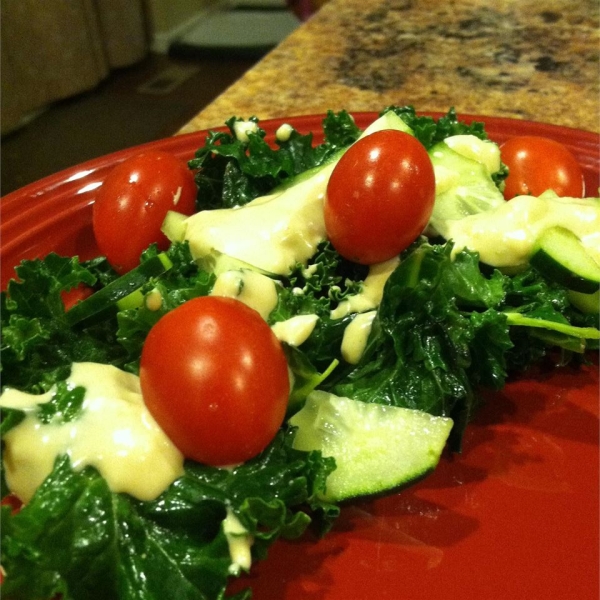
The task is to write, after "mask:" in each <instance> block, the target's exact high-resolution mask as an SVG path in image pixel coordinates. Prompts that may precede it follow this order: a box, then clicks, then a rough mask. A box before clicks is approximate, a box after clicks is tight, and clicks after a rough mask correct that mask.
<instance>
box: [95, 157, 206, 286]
mask: <svg viewBox="0 0 600 600" xmlns="http://www.w3.org/2000/svg"><path fill="white" fill-rule="evenodd" d="M195 201H196V184H195V182H194V175H193V173H192V172H191V171H190V170H189V169H188V168H187V165H185V163H183V162H182V161H180V160H179V159H178V158H176V157H175V156H173V155H172V154H168V153H167V152H159V151H148V152H144V153H142V154H138V155H136V156H133V157H131V158H129V159H126V160H125V161H123V162H122V163H120V164H118V165H117V166H116V167H115V168H114V169H113V170H112V171H111V172H110V173H109V174H108V176H107V177H106V179H105V181H104V183H103V184H102V186H101V187H100V189H99V191H98V195H97V197H96V201H95V202H94V209H93V226H94V235H95V237H96V242H97V243H98V247H99V248H100V251H101V252H102V253H103V254H104V255H105V256H106V258H107V259H108V261H109V262H110V264H111V265H112V266H113V268H114V269H115V270H116V271H117V272H119V273H121V274H122V273H125V272H127V271H130V270H131V269H133V268H134V267H135V266H137V265H138V264H139V259H140V254H141V253H142V251H143V250H145V249H146V248H147V247H148V246H149V245H150V244H153V243H157V244H158V245H159V248H160V249H161V250H164V249H165V248H167V247H168V243H169V242H168V240H167V238H166V237H165V235H164V234H163V233H162V232H161V230H160V228H161V225H162V223H163V220H164V218H165V215H166V214H167V211H169V210H176V211H178V212H181V213H184V214H186V215H191V214H192V213H193V212H194V207H195Z"/></svg>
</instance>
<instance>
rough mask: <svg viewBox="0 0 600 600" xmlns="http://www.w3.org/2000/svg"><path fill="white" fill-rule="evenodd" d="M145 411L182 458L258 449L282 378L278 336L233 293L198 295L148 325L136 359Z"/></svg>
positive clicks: (205, 459) (274, 414) (273, 428)
mask: <svg viewBox="0 0 600 600" xmlns="http://www.w3.org/2000/svg"><path fill="white" fill-rule="evenodd" d="M140 383H141V386H142V395H143V397H144V401H145V403H146V406H147V407H148V410H149V411H150V413H151V414H152V415H153V416H154V418H155V420H156V422H157V423H158V424H159V426H160V427H161V428H162V429H163V431H164V432H165V433H166V434H167V436H169V438H170V439H171V440H172V442H173V443H174V444H175V445H176V446H177V447H178V448H179V449H180V450H181V452H182V453H183V454H184V455H185V456H186V457H188V458H191V459H194V460H197V461H199V462H202V463H206V464H210V465H214V466H222V465H230V464H236V463H240V462H244V461H246V460H248V459H250V458H252V457H253V456H256V455H257V454H259V453H260V452H261V451H262V450H264V449H265V448H266V446H267V445H268V444H269V442H271V440H272V439H273V438H274V437H275V434H276V433H277V430H278V429H279V427H280V426H281V423H282V422H283V419H284V416H285V412H286V409H287V401H288V395H289V391H290V382H289V375H288V367H287V362H286V359H285V355H284V352H283V349H282V347H281V344H280V343H279V341H278V340H277V338H276V337H275V335H274V334H273V332H272V331H271V329H270V327H269V326H268V325H267V323H266V322H265V321H264V320H263V319H262V317H261V316H260V315H259V313H258V312H256V311H255V310H254V309H252V308H249V307H248V306H246V305H245V304H242V303H241V302H240V301H239V300H234V299H232V298H225V297H217V296H202V297H199V298H194V299H192V300H189V301H188V302H186V303H184V304H182V305H181V306H179V307H178V308H176V309H174V310H172V311H171V312H169V313H167V314H166V315H165V316H163V317H162V318H161V319H160V320H159V321H158V322H157V323H156V325H154V327H153V328H152V329H151V330H150V333H149V334H148V337H147V338H146V341H145V344H144V348H143V350H142V358H141V363H140Z"/></svg>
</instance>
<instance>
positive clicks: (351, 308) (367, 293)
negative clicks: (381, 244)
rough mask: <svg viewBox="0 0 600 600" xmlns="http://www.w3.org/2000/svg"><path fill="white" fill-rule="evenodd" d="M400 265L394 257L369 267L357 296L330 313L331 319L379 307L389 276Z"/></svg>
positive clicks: (347, 299)
mask: <svg viewBox="0 0 600 600" xmlns="http://www.w3.org/2000/svg"><path fill="white" fill-rule="evenodd" d="M399 264H400V258H399V257H397V256H395V257H394V258H391V259H390V260H386V261H385V262H381V263H377V264H375V265H371V267H369V274H368V275H367V277H366V278H365V280H364V282H363V286H362V289H361V291H360V292H359V293H358V294H354V295H352V296H348V297H347V298H346V299H345V300H342V301H341V302H340V303H339V304H338V306H337V307H336V308H335V309H334V310H332V311H331V318H332V319H341V318H343V317H345V316H346V315H349V314H352V313H355V312H366V311H368V310H372V309H374V308H377V307H378V306H379V303H380V302H381V298H382V297H383V288H384V286H385V283H386V281H387V280H388V279H389V276H390V275H391V274H392V273H393V272H394V269H395V268H396V267H397V266H398V265H399Z"/></svg>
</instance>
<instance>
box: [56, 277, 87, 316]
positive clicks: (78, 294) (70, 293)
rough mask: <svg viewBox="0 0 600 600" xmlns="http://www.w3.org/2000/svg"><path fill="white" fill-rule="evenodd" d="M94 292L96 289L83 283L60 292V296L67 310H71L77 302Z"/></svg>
mask: <svg viewBox="0 0 600 600" xmlns="http://www.w3.org/2000/svg"><path fill="white" fill-rule="evenodd" d="M93 293H94V290H93V289H92V288H91V287H90V286H89V285H85V284H83V283H81V284H79V285H78V286H76V287H74V288H71V289H70V290H65V291H63V292H61V293H60V297H61V299H62V301H63V304H64V306H65V312H66V311H68V310H71V308H73V306H75V304H77V303H78V302H81V300H85V299H86V298H88V297H89V296H91V295H92V294H93Z"/></svg>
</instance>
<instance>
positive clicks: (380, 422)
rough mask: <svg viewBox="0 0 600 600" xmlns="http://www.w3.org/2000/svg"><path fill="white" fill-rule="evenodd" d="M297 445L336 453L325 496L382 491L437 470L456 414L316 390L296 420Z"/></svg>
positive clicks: (334, 498)
mask: <svg viewBox="0 0 600 600" xmlns="http://www.w3.org/2000/svg"><path fill="white" fill-rule="evenodd" d="M289 423H290V425H293V426H295V427H297V428H298V430H297V432H296V436H295V438H294V442H293V446H294V448H297V449H298V450H305V451H310V450H320V451H321V452H322V453H323V455H324V456H332V457H333V458H335V462H336V465H337V466H336V469H335V471H333V473H331V475H329V477H328V479H327V491H326V493H325V495H324V499H325V500H328V501H332V502H338V501H340V500H346V499H348V498H353V497H356V496H368V495H373V494H381V493H383V492H387V491H389V490H391V489H394V488H398V487H401V486H406V485H408V484H410V483H414V482H415V481H416V480H418V479H421V478H423V477H424V476H426V475H427V474H429V473H430V472H431V471H433V470H434V469H435V467H436V465H437V464H438V462H439V459H440V455H441V453H442V450H443V449H444V446H445V444H446V440H447V439H448V435H449V434H450V430H451V429H452V424H453V422H452V419H448V418H445V417H434V416H432V415H430V414H428V413H425V412H422V411H419V410H412V409H409V408H398V407H394V406H383V405H381V404H371V403H366V402H359V401H358V400H351V399H350V398H342V397H339V396H335V395H333V394H329V393H327V392H322V391H314V392H312V393H311V394H310V395H309V396H308V398H307V400H306V404H305V405H304V407H303V408H302V409H301V410H300V411H299V412H297V413H296V414H295V415H294V416H293V417H292V418H291V419H290V420H289Z"/></svg>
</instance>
